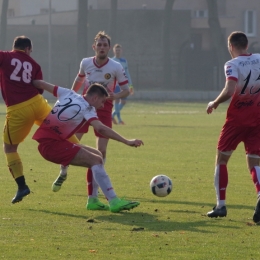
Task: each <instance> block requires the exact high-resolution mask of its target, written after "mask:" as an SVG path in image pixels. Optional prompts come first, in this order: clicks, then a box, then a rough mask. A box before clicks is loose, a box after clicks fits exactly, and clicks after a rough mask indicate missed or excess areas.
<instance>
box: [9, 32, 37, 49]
mask: <svg viewBox="0 0 260 260" xmlns="http://www.w3.org/2000/svg"><path fill="white" fill-rule="evenodd" d="M27 47H29V49H31V48H32V41H31V40H30V39H29V38H28V37H26V36H24V35H23V36H17V37H15V38H14V43H13V49H17V50H25V49H26V48H27Z"/></svg>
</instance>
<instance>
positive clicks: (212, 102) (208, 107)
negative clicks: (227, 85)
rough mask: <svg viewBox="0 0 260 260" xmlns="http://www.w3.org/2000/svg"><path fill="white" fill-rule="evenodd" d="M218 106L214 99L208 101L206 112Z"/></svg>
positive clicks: (209, 112) (210, 111)
mask: <svg viewBox="0 0 260 260" xmlns="http://www.w3.org/2000/svg"><path fill="white" fill-rule="evenodd" d="M217 107H218V104H216V103H215V102H214V101H210V102H209V103H208V106H207V113H208V114H211V113H212V111H213V109H216V108H217Z"/></svg>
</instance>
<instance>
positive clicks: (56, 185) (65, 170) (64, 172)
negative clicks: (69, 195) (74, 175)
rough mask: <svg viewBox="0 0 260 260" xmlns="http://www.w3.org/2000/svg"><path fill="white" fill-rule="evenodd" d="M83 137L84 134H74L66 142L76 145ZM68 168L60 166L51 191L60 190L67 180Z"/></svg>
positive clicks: (67, 166)
mask: <svg viewBox="0 0 260 260" xmlns="http://www.w3.org/2000/svg"><path fill="white" fill-rule="evenodd" d="M83 135H84V133H76V134H75V135H73V136H72V137H71V138H69V139H68V140H69V141H70V142H72V143H75V144H77V143H79V141H80V140H81V138H82V136H83ZM68 168H69V165H62V164H61V165H60V172H59V175H58V177H57V178H56V179H55V181H54V182H53V183H52V186H51V189H52V191H54V192H58V191H59V190H60V189H61V186H62V184H63V183H64V181H66V180H67V177H68Z"/></svg>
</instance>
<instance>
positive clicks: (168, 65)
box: [162, 0, 175, 89]
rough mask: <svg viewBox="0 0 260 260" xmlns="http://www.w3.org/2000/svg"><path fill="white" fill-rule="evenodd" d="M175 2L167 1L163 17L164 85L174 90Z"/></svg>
mask: <svg viewBox="0 0 260 260" xmlns="http://www.w3.org/2000/svg"><path fill="white" fill-rule="evenodd" d="M174 2H175V0H166V3H165V7H164V15H163V33H162V37H163V38H162V43H163V81H164V82H163V83H164V88H166V89H172V86H171V83H172V76H171V75H172V73H171V69H172V61H171V52H170V50H171V48H170V46H171V40H170V39H171V38H170V36H171V20H172V19H171V17H172V7H173V4H174Z"/></svg>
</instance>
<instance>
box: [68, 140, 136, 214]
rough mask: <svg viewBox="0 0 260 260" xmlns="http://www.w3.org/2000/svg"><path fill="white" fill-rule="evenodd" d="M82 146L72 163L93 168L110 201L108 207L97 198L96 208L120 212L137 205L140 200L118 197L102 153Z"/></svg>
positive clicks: (99, 184) (96, 179) (98, 182)
mask: <svg viewBox="0 0 260 260" xmlns="http://www.w3.org/2000/svg"><path fill="white" fill-rule="evenodd" d="M81 148H82V149H80V150H79V151H78V153H77V154H76V155H75V157H74V158H73V159H72V160H71V162H70V164H71V165H76V166H83V167H89V168H91V171H92V175H93V178H94V179H95V181H96V183H97V184H98V186H99V187H100V188H101V190H102V192H103V193H104V195H105V197H106V198H107V200H108V202H109V207H108V206H107V205H105V204H103V203H101V202H100V201H99V200H98V199H97V198H96V205H99V207H98V208H97V207H96V208H95V209H94V210H107V209H110V211H111V212H120V211H122V210H130V209H132V208H135V207H137V206H138V205H139V204H140V203H139V202H136V201H128V200H122V199H119V198H118V197H117V195H116V193H115V191H114V189H113V186H112V183H111V181H110V178H109V176H108V174H107V173H106V171H105V169H104V164H103V159H102V155H101V153H100V152H99V151H97V150H96V149H94V148H90V147H83V146H82V145H81Z"/></svg>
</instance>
